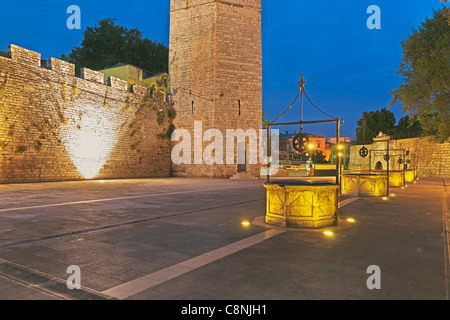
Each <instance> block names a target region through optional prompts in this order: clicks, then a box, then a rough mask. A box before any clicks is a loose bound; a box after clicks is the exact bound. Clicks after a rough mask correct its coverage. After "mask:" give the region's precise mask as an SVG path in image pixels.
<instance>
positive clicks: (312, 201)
mask: <svg viewBox="0 0 450 320" xmlns="http://www.w3.org/2000/svg"><path fill="white" fill-rule="evenodd" d="M264 187H265V188H266V190H267V203H266V218H265V221H266V223H268V224H272V225H277V226H281V227H291V228H315V229H317V228H323V227H330V226H336V225H337V224H338V221H339V218H338V217H339V215H338V204H339V203H338V202H339V185H336V184H331V183H314V182H312V181H289V180H284V181H280V180H278V181H272V182H267V183H265V184H264Z"/></svg>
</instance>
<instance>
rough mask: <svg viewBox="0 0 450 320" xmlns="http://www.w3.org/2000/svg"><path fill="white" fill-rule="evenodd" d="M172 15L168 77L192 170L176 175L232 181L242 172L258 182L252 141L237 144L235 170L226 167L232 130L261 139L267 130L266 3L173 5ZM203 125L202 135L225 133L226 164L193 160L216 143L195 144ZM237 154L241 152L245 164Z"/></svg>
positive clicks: (209, 0)
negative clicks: (213, 131)
mask: <svg viewBox="0 0 450 320" xmlns="http://www.w3.org/2000/svg"><path fill="white" fill-rule="evenodd" d="M170 9H171V11H170V44H169V51H170V54H169V77H170V87H171V94H172V101H173V103H174V108H175V109H176V111H177V117H176V119H175V126H176V128H177V129H187V130H189V132H190V133H191V135H192V141H191V146H192V155H191V160H192V161H191V164H182V165H177V166H174V170H175V171H178V172H184V173H186V174H187V175H190V176H206V177H231V176H233V175H235V174H236V173H237V172H241V171H243V172H248V173H251V174H252V175H254V176H259V164H258V162H259V161H258V160H257V159H255V158H254V154H253V153H252V148H254V147H255V145H254V143H252V141H250V140H251V139H246V142H245V143H240V144H238V143H237V139H236V141H235V143H234V148H235V152H234V154H235V157H234V160H235V161H234V163H231V164H230V161H228V162H227V161H226V150H225V146H226V143H225V140H226V131H227V129H231V130H237V129H242V130H243V131H244V132H245V131H247V130H249V129H250V130H254V131H255V132H256V133H257V134H258V136H259V130H260V129H261V128H262V44H261V0H223V1H222V0H171V8H170ZM198 121H201V125H202V127H201V130H202V131H201V132H202V133H205V132H206V131H207V130H208V129H212V128H214V129H218V130H220V131H221V132H222V133H223V145H224V148H223V164H217V163H215V164H207V163H205V161H204V160H199V159H198V156H197V158H196V159H194V155H195V153H196V152H197V155H199V154H201V152H202V150H205V147H207V146H208V145H210V144H211V141H215V139H211V141H209V142H208V141H204V142H203V143H200V144H198V143H197V144H195V143H194V142H195V141H194V140H196V139H197V140H196V141H199V140H198V139H200V141H201V140H202V137H201V136H199V130H198V124H199V122H198ZM194 124H197V130H194ZM194 131H195V132H194ZM247 132H249V131H247ZM202 133H200V134H202ZM195 134H196V136H195ZM180 140H181V139H180ZM174 143H175V142H174ZM256 147H257V146H256ZM199 149H202V150H199ZM237 150H239V152H242V153H240V161H238V157H237V155H238V152H237ZM215 152H216V153H215V155H217V150H216V151H215ZM242 155H244V157H245V159H244V163H242V162H243V161H242V159H243V158H242ZM238 162H239V163H240V164H238ZM255 162H256V163H255Z"/></svg>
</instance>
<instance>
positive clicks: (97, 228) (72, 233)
mask: <svg viewBox="0 0 450 320" xmlns="http://www.w3.org/2000/svg"><path fill="white" fill-rule="evenodd" d="M262 200H265V199H254V200H248V201H242V202H235V203H231V204H226V205H222V206H215V207H208V208H203V209H196V210H191V211H184V212H178V213H174V214H170V215H164V216H157V217H151V218H146V219H139V220H132V221H127V222H122V223H117V224H112V225H107V226H102V227H96V228H90V229H83V230H77V231H71V232H65V233H60V234H55V235H49V236H44V237H41V238H33V239H27V240H21V241H15V242H9V243H3V244H0V249H3V248H9V247H14V246H18V245H23V244H29V243H34V242H39V241H45V240H52V239H58V238H64V237H69V236H74V235H79V234H86V233H91V232H96V231H103V230H108V229H113V228H120V227H125V226H129V225H133V224H138V223H145V222H150V221H156V220H163V219H168V218H174V217H178V216H182V215H187V214H192V213H198V212H202V211H207V210H215V209H221V208H227V207H232V206H237V205H241V204H246V203H251V202H257V201H262Z"/></svg>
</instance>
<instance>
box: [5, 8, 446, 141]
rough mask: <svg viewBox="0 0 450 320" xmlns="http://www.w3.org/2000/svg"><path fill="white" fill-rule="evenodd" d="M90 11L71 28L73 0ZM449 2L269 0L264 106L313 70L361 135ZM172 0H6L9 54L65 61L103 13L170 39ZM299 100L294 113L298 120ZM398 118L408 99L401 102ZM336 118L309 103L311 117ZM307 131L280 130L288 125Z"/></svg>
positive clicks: (321, 101)
mask: <svg viewBox="0 0 450 320" xmlns="http://www.w3.org/2000/svg"><path fill="white" fill-rule="evenodd" d="M70 5H78V6H79V7H80V9H81V30H69V29H68V28H67V27H66V21H67V19H68V18H69V16H70V15H69V14H67V13H66V10H67V7H68V6H70ZM370 5H377V6H378V7H380V9H381V29H379V30H377V29H373V30H370V29H368V28H367V26H366V21H367V19H368V18H369V16H370V14H368V13H366V10H367V8H368V7H369V6H370ZM441 6H442V4H440V2H439V0H371V1H366V0H353V1H331V0H325V1H298V0H295V1H293V0H278V1H274V0H263V1H262V9H263V10H262V25H263V27H262V32H263V109H264V111H265V113H266V115H267V120H273V119H274V118H276V117H277V116H278V115H280V114H281V113H282V112H283V111H284V110H285V109H286V107H287V106H288V105H289V104H290V103H291V102H292V100H293V98H294V97H295V95H296V94H297V91H298V80H299V78H300V75H301V73H302V72H303V74H304V76H305V78H306V80H307V84H306V92H307V94H308V96H309V97H310V98H311V99H312V100H313V102H315V104H316V105H317V106H318V107H320V108H322V109H323V110H324V111H326V112H327V113H329V114H331V115H332V116H334V117H340V118H342V119H343V120H344V121H345V123H344V125H343V126H342V128H341V134H342V135H345V136H352V135H353V134H354V132H355V128H356V121H357V120H358V119H359V118H360V117H361V115H362V112H363V111H366V110H377V109H381V108H383V107H387V106H388V104H389V102H390V100H391V98H392V97H391V94H390V93H389V91H390V90H392V89H395V88H396V87H397V86H398V84H399V83H400V82H401V77H400V76H397V75H396V72H397V69H398V64H399V62H400V60H401V57H402V52H401V45H400V42H401V41H402V40H405V39H407V37H408V35H409V34H411V32H412V30H413V29H415V28H417V27H418V26H419V25H420V23H421V22H423V21H424V20H425V18H426V17H429V16H431V15H432V10H433V9H437V8H440V7H441ZM169 8H170V1H169V0H147V1H143V0H135V1H118V0H108V1H106V0H96V1H86V0H75V1H65V0H52V1H50V0H42V1H35V0H23V1H7V2H6V1H5V2H4V3H2V9H1V19H0V30H1V31H0V51H6V50H7V46H8V45H9V44H16V45H19V46H22V47H25V48H27V49H31V50H34V51H37V52H40V53H41V54H42V59H48V58H50V57H56V58H59V57H60V56H61V54H68V53H69V52H70V51H71V49H72V48H73V47H74V46H76V45H80V43H81V41H82V38H83V31H84V30H85V29H86V27H88V26H93V25H94V24H95V23H96V22H97V21H98V20H101V19H104V18H114V19H117V20H116V24H118V25H122V26H124V27H127V28H138V29H139V30H140V31H142V33H143V36H144V37H146V38H149V39H151V40H154V41H157V42H162V43H164V44H166V45H167V46H168V45H169ZM299 108H300V105H299V104H297V105H296V107H294V108H293V109H292V110H291V111H290V112H289V113H288V114H287V115H286V116H285V117H284V118H283V120H286V121H298V120H299V114H300V111H299V110H300V109H299ZM391 110H392V111H393V112H394V113H395V115H396V119H397V121H398V120H399V119H400V118H401V117H402V116H404V114H402V113H401V108H400V106H398V105H397V106H394V107H392V109H391ZM321 119H326V117H325V116H324V115H323V114H321V113H319V112H318V111H317V110H315V109H314V108H313V107H312V106H311V105H310V104H309V103H307V102H305V120H321ZM288 129H290V130H291V131H293V130H297V131H298V128H288V127H283V128H280V130H281V131H283V132H284V131H286V130H288ZM305 131H308V132H311V133H316V134H325V135H326V136H327V137H332V136H334V135H335V127H334V125H333V124H326V125H318V126H307V127H305Z"/></svg>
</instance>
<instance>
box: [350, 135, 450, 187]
mask: <svg viewBox="0 0 450 320" xmlns="http://www.w3.org/2000/svg"><path fill="white" fill-rule="evenodd" d="M381 140H383V139H381ZM386 145H387V144H386V142H383V141H375V142H374V143H372V144H370V145H366V146H365V147H366V148H367V149H368V150H371V153H372V157H371V158H370V157H369V156H367V157H366V158H362V157H360V156H359V150H360V149H361V147H362V146H361V145H356V146H351V147H350V162H349V169H350V170H363V171H365V170H368V169H369V166H370V168H371V170H375V166H376V163H377V162H378V161H379V162H381V163H382V164H383V166H384V167H383V170H386V162H385V160H384V159H383V155H384V154H385V150H386ZM389 148H390V154H391V160H390V166H389V167H390V168H389V169H390V170H402V165H401V164H399V163H398V159H399V158H403V156H402V155H403V150H404V152H405V157H404V159H409V160H410V164H409V165H408V168H410V169H416V170H417V174H418V177H420V178H448V177H450V143H448V142H447V143H442V144H440V143H436V142H433V141H431V140H430V139H429V138H426V137H425V138H410V139H400V140H390V143H389ZM377 150H378V151H377Z"/></svg>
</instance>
